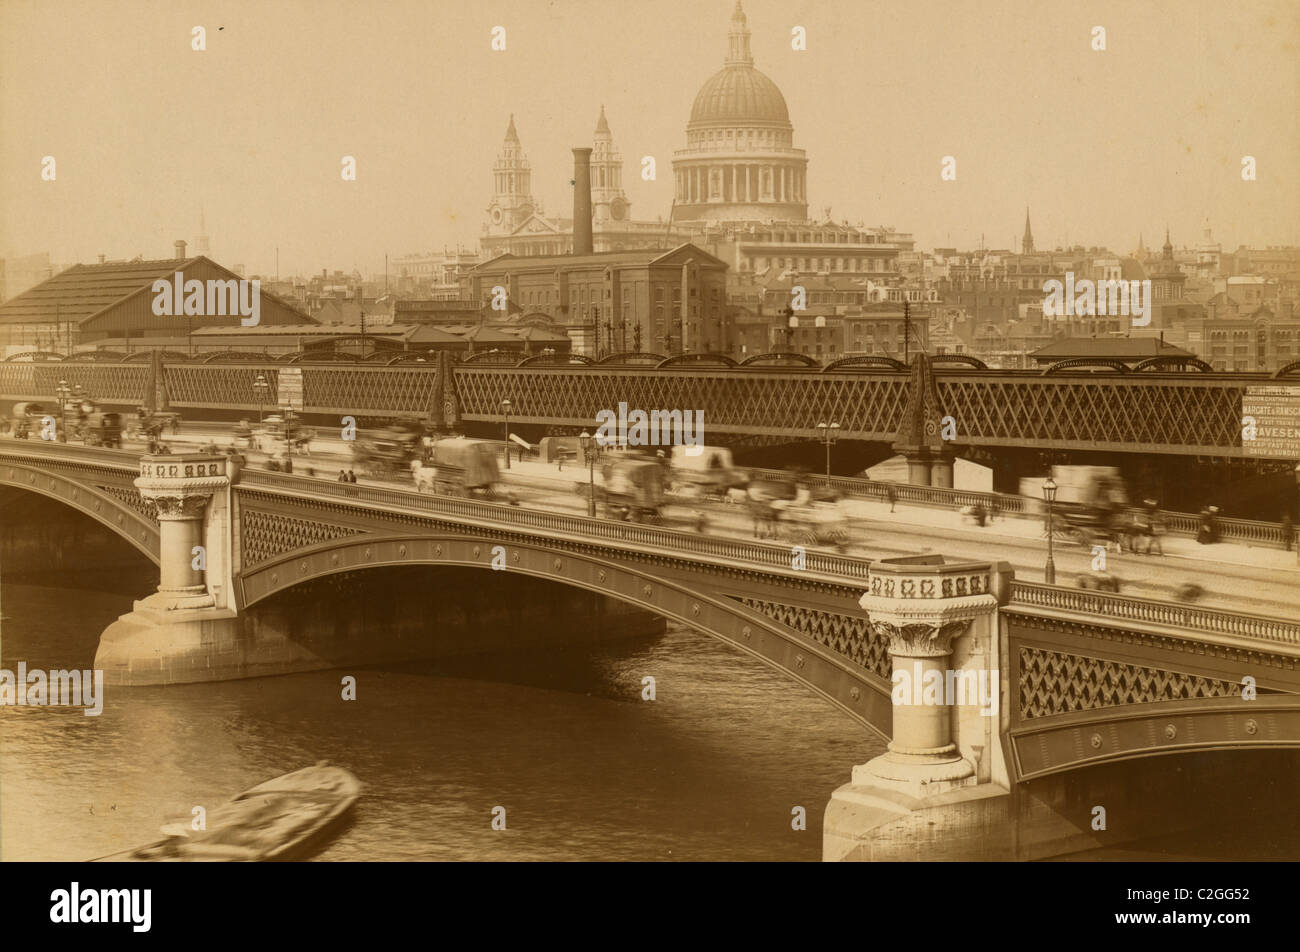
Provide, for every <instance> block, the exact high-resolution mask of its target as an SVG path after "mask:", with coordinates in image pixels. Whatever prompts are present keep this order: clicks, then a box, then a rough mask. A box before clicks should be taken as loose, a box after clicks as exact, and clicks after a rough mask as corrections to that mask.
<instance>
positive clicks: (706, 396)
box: [456, 366, 907, 440]
mask: <svg viewBox="0 0 1300 952" xmlns="http://www.w3.org/2000/svg"><path fill="white" fill-rule="evenodd" d="M456 385H457V390H458V392H459V395H460V400H461V411H462V414H463V416H464V417H465V418H466V419H470V420H496V419H498V418H499V417H500V413H501V411H500V409H499V408H500V404H501V401H502V400H503V399H509V400H510V402H511V410H510V417H511V419H513V420H519V421H521V422H528V423H542V424H559V425H568V426H581V427H591V426H594V425H595V423H596V413H597V412H598V411H601V410H612V411H615V412H617V410H618V405H619V403H620V402H625V403H626V404H627V405H628V408H629V409H640V410H645V411H651V410H682V411H687V410H700V411H703V414H704V416H703V420H704V430H705V432H706V434H707V432H708V431H709V430H713V431H715V432H722V433H751V434H758V435H768V436H786V437H795V438H801V439H813V438H815V437H816V436H817V422H818V421H819V420H826V419H833V420H836V421H838V422H839V424H840V434H841V437H842V438H845V439H862V440H885V439H892V437H893V435H894V432H895V431H896V430H897V428H898V424H899V421H900V420H901V419H902V413H903V407H904V405H905V402H906V393H907V381H906V380H905V379H899V378H898V377H897V375H889V376H884V375H880V376H876V375H869V374H862V375H855V376H847V375H846V376H843V377H840V376H835V377H816V376H813V375H811V374H807V373H803V374H780V373H758V372H752V371H750V372H744V373H732V372H726V371H719V370H717V369H713V370H683V369H670V370H649V371H647V370H639V369H635V368H624V369H613V368H609V369H606V368H589V369H584V370H565V369H561V368H545V369H533V368H529V369H515V368H489V367H472V368H468V367H463V366H462V367H459V368H457V370H456ZM706 439H707V437H706Z"/></svg>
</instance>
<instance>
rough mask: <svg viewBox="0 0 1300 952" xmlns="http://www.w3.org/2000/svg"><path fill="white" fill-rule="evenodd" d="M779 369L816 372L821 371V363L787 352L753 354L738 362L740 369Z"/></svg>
mask: <svg viewBox="0 0 1300 952" xmlns="http://www.w3.org/2000/svg"><path fill="white" fill-rule="evenodd" d="M759 365H761V366H765V367H781V366H789V365H794V366H798V367H811V368H814V369H816V370H820V369H821V366H822V365H821V361H819V360H818V359H817V358H815V357H810V356H808V355H807V354H795V353H791V352H788V351H778V352H773V353H770V354H754V356H752V357H746V358H745V359H744V360H742V361H741V362H740V366H742V367H754V366H759Z"/></svg>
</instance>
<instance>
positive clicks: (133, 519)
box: [0, 460, 161, 565]
mask: <svg viewBox="0 0 1300 952" xmlns="http://www.w3.org/2000/svg"><path fill="white" fill-rule="evenodd" d="M120 479H121V476H120V475H118V476H116V478H115V479H114V481H115V482H116V481H117V480H120ZM0 485H4V486H12V487H14V488H16V489H25V490H27V491H28V492H33V493H39V494H40V495H42V496H48V497H49V498H51V499H57V500H58V501H59V502H61V503H63V504H64V505H66V506H68V507H69V508H71V509H76V510H77V511H78V512H81V513H83V514H85V515H87V516H89V517H90V518H91V519H94V520H95V521H96V522H99V523H102V524H103V525H105V526H107V527H108V528H109V529H112V530H113V532H115V533H117V534H118V535H119V536H121V537H122V538H123V539H125V540H126V541H127V542H129V543H131V545H133V546H134V547H135V548H136V549H138V550H139V551H140V552H141V553H142V554H144V556H145V557H146V558H148V559H149V560H150V561H152V562H153V563H154V564H155V565H157V564H159V562H160V558H161V557H160V554H159V552H160V544H159V534H158V523H157V522H155V521H154V519H153V518H152V517H151V516H149V515H147V512H148V510H147V508H146V507H145V504H144V502H143V501H142V500H140V498H139V493H137V492H136V490H135V488H134V487H132V488H130V489H127V488H126V487H125V486H122V487H118V486H111V487H103V486H96V485H92V484H90V483H86V482H82V481H80V480H75V479H70V478H68V477H67V476H64V475H63V474H62V473H60V472H58V471H57V470H53V471H52V470H49V469H39V468H37V467H36V466H32V465H28V464H24V463H15V462H12V461H10V460H4V461H2V462H0ZM119 493H120V494H121V495H120V496H119V495H118V494H119ZM133 496H134V499H135V504H134V505H133V504H132V503H130V502H128V501H127V500H130V499H131V498H132V497H133Z"/></svg>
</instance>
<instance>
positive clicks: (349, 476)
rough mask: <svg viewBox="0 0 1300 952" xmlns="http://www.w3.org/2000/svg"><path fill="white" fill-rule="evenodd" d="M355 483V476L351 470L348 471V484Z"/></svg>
mask: <svg viewBox="0 0 1300 952" xmlns="http://www.w3.org/2000/svg"><path fill="white" fill-rule="evenodd" d="M356 481H357V474H356V473H354V472H352V470H348V482H350V483H355V482H356Z"/></svg>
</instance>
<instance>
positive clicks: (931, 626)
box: [870, 615, 971, 658]
mask: <svg viewBox="0 0 1300 952" xmlns="http://www.w3.org/2000/svg"><path fill="white" fill-rule="evenodd" d="M970 623H971V620H970V618H960V619H955V620H948V621H939V620H936V621H902V620H897V619H894V618H881V617H880V616H879V615H877V616H873V617H872V618H871V620H870V624H871V630H872V631H874V632H875V633H876V634H877V635H879V636H880V637H882V638H886V639H888V641H889V654H890V655H891V656H894V655H903V656H905V657H908V658H942V657H944V656H945V655H949V654H952V642H953V639H954V638H960V637H961V636H962V635H964V634H965V633H966V630H967V629H968V628H969V627H970Z"/></svg>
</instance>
